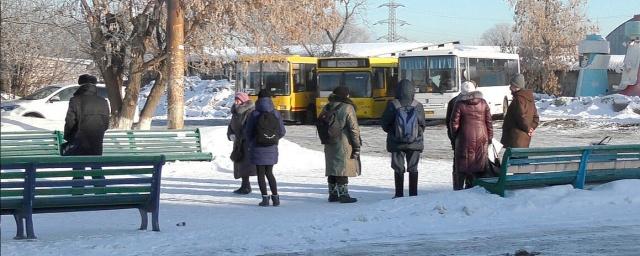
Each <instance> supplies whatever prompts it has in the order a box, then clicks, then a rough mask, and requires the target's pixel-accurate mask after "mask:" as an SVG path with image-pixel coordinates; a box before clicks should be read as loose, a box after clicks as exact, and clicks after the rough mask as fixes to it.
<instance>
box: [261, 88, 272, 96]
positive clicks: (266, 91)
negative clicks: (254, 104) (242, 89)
mask: <svg viewBox="0 0 640 256" xmlns="http://www.w3.org/2000/svg"><path fill="white" fill-rule="evenodd" d="M258 98H271V93H270V92H269V90H267V89H262V90H260V92H259V93H258Z"/></svg>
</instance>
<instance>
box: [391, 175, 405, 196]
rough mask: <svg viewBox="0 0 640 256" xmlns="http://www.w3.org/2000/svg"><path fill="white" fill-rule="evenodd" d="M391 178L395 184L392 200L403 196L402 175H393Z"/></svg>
mask: <svg viewBox="0 0 640 256" xmlns="http://www.w3.org/2000/svg"><path fill="white" fill-rule="evenodd" d="M393 178H394V180H395V182H396V195H395V196H393V198H398V197H403V196H404V173H398V172H394V173H393Z"/></svg>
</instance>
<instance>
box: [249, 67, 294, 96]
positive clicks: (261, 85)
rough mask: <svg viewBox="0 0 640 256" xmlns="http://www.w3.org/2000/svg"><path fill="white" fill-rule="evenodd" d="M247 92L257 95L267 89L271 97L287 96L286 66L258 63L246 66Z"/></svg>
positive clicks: (287, 73)
mask: <svg viewBox="0 0 640 256" xmlns="http://www.w3.org/2000/svg"><path fill="white" fill-rule="evenodd" d="M247 71H248V76H249V78H248V79H247V80H248V83H249V84H248V86H247V88H246V90H247V91H248V92H253V93H258V91H259V90H260V89H267V90H269V92H271V94H272V95H289V93H290V91H289V81H288V75H289V72H288V64H287V63H283V62H260V63H251V64H249V65H248V70H247Z"/></svg>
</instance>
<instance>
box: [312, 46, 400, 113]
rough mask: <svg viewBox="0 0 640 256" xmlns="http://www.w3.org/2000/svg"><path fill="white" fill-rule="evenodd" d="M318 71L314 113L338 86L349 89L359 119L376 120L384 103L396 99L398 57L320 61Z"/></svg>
mask: <svg viewBox="0 0 640 256" xmlns="http://www.w3.org/2000/svg"><path fill="white" fill-rule="evenodd" d="M317 70H318V71H317V72H318V74H317V76H318V94H319V95H318V98H316V113H320V112H321V111H322V108H323V107H324V106H325V105H326V104H327V103H328V97H329V95H330V94H331V92H332V91H333V89H335V88H336V87H338V86H341V85H342V86H346V87H348V88H349V91H350V97H351V100H352V101H353V102H354V103H355V105H356V114H357V116H358V119H379V118H380V117H381V116H382V113H383V112H384V109H385V107H386V105H387V101H389V100H391V99H393V98H394V97H395V90H396V87H397V84H398V59H397V58H387V57H380V58H373V57H372V58H366V57H365V58H357V57H354V58H351V57H340V58H320V59H318V68H317Z"/></svg>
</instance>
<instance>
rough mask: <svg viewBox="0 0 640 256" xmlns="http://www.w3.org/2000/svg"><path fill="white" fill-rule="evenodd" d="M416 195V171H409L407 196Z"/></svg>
mask: <svg viewBox="0 0 640 256" xmlns="http://www.w3.org/2000/svg"><path fill="white" fill-rule="evenodd" d="M417 195H418V172H410V173H409V196H417Z"/></svg>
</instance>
